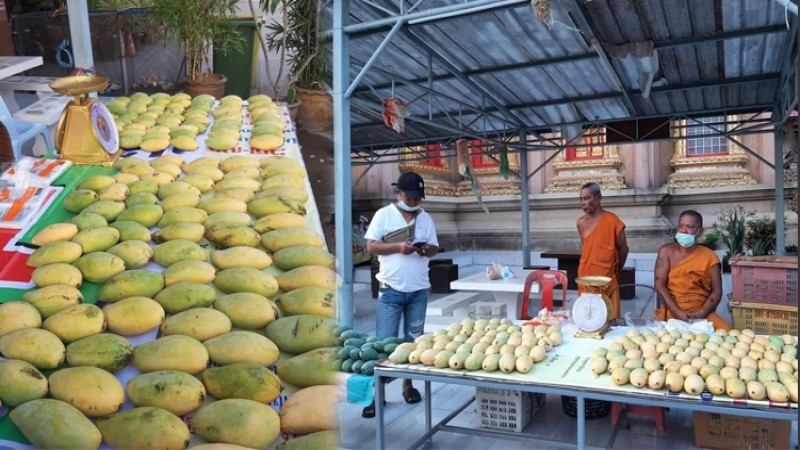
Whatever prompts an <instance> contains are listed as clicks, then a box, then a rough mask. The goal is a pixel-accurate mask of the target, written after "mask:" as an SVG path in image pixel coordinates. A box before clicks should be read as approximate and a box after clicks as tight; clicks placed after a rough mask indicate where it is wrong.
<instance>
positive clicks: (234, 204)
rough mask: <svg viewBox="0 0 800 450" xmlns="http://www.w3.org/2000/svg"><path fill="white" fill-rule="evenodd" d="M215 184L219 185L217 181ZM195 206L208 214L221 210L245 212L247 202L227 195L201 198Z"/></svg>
mask: <svg viewBox="0 0 800 450" xmlns="http://www.w3.org/2000/svg"><path fill="white" fill-rule="evenodd" d="M220 183H222V182H220ZM217 185H219V183H218V184H217ZM197 207H198V208H199V209H202V210H203V211H205V212H207V213H209V214H214V213H218V212H221V211H234V212H247V203H245V202H243V201H241V200H235V199H232V198H228V197H214V198H210V199H207V200H201V201H200V203H199V204H198V205H197Z"/></svg>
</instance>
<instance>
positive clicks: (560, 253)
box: [541, 248, 581, 259]
mask: <svg viewBox="0 0 800 450" xmlns="http://www.w3.org/2000/svg"><path fill="white" fill-rule="evenodd" d="M541 257H542V258H565V259H568V258H575V259H579V258H580V257H581V249H579V248H554V249H551V250H545V251H543V252H542V255H541Z"/></svg>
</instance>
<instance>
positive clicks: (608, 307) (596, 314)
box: [570, 276, 614, 339]
mask: <svg viewBox="0 0 800 450" xmlns="http://www.w3.org/2000/svg"><path fill="white" fill-rule="evenodd" d="M575 283H576V284H578V285H580V286H583V287H584V288H585V290H587V291H596V292H584V293H583V294H581V295H580V296H579V297H578V298H577V299H575V302H574V303H573V304H572V312H571V313H570V317H571V318H572V321H573V322H575V326H577V327H578V332H577V333H575V337H578V338H594V339H603V336H604V335H605V334H606V333H607V332H608V330H609V329H610V327H611V320H612V319H613V316H614V306H613V305H612V304H611V300H610V299H609V298H608V297H606V295H605V294H603V288H604V287H606V286H608V285H609V283H611V278H609V277H601V276H587V277H578V278H575Z"/></svg>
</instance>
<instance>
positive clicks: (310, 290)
mask: <svg viewBox="0 0 800 450" xmlns="http://www.w3.org/2000/svg"><path fill="white" fill-rule="evenodd" d="M277 303H278V306H280V308H281V311H282V312H283V313H284V314H286V315H287V316H293V315H297V314H313V315H317V316H322V317H330V318H334V317H336V292H335V291H330V290H327V289H322V288H319V287H314V286H307V287H301V288H298V289H294V290H292V291H289V292H287V293H285V294H281V296H280V297H279V298H278V301H277ZM215 305H216V303H215Z"/></svg>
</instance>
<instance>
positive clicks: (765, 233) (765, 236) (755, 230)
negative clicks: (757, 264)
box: [745, 218, 777, 256]
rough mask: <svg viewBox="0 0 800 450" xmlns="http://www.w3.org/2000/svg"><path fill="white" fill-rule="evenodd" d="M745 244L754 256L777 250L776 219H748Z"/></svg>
mask: <svg viewBox="0 0 800 450" xmlns="http://www.w3.org/2000/svg"><path fill="white" fill-rule="evenodd" d="M747 228H748V229H747V238H746V240H745V246H746V247H747V249H748V250H750V251H751V252H752V254H753V256H761V255H769V254H771V253H773V251H774V250H775V239H776V233H777V231H776V228H775V219H768V218H755V219H751V220H748V221H747Z"/></svg>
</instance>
